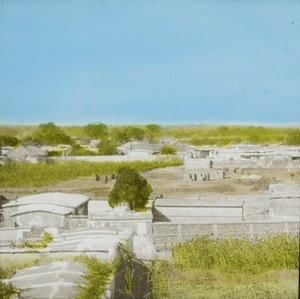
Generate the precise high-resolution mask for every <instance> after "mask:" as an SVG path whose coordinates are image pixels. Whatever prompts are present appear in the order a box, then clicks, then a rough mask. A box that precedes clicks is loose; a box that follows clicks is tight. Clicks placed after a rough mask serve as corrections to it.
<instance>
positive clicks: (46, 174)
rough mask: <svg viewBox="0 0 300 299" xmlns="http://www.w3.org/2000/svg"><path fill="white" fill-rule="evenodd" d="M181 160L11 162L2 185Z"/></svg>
mask: <svg viewBox="0 0 300 299" xmlns="http://www.w3.org/2000/svg"><path fill="white" fill-rule="evenodd" d="M181 164H182V161H181V160H180V159H177V158H170V159H168V160H163V161H135V162H82V161H80V162H79V161H78V162H49V163H37V164H31V163H9V164H5V165H0V187H25V186H32V187H38V186H45V185H50V184H55V183H58V182H60V181H65V180H68V179H75V178H78V177H91V176H95V175H96V174H98V175H108V174H113V173H116V172H117V170H118V168H120V167H123V166H126V165H127V166H130V167H132V168H134V169H136V170H138V171H146V170H151V169H154V168H161V167H168V166H178V165H181Z"/></svg>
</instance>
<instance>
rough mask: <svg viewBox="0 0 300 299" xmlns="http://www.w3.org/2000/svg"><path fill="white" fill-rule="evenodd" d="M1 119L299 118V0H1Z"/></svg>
mask: <svg viewBox="0 0 300 299" xmlns="http://www.w3.org/2000/svg"><path fill="white" fill-rule="evenodd" d="M0 101H1V102H0V103H1V107H0V108H1V109H0V123H1V124H22V123H24V124H36V123H41V122H47V121H54V122H55V123H57V124H86V123H89V122H96V121H100V122H104V123H107V124H144V123H153V122H154V123H159V124H213V123H217V124H220V123H224V124H228V123H243V124H300V117H299V115H300V112H299V111H300V1H289V0H282V1H279V0H278V1H276V0H274V1H271V0H268V1H267V0H260V1H255V0H251V1H250V0H249V1H246V0H241V1H234V0H228V1H226V0H219V1H217V0H207V1H201V0H198V1H188V0H186V1H183V0H181V1H176V0H167V1H158V0H154V1H150V0H149V1H129V0H127V1H126V0H120V1H88V0H77V1H76V0H75V1H71V0H43V1H40V0H14V1H9V0H0Z"/></svg>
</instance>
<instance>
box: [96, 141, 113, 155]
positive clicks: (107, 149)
mask: <svg viewBox="0 0 300 299" xmlns="http://www.w3.org/2000/svg"><path fill="white" fill-rule="evenodd" d="M97 148H98V152H99V155H103V156H110V155H116V154H117V153H118V152H117V147H116V144H115V142H114V141H112V140H109V139H102V140H101V141H100V142H99V144H98V146H97Z"/></svg>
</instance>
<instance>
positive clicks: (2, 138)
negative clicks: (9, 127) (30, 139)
mask: <svg viewBox="0 0 300 299" xmlns="http://www.w3.org/2000/svg"><path fill="white" fill-rule="evenodd" d="M19 142H20V141H19V139H18V138H17V137H14V136H10V135H0V146H16V145H18V144H19Z"/></svg>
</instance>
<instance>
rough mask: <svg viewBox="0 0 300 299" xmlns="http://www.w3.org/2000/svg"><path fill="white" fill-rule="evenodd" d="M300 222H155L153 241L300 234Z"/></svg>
mask: <svg viewBox="0 0 300 299" xmlns="http://www.w3.org/2000/svg"><path fill="white" fill-rule="evenodd" d="M299 232H300V223H299V222H255V223H246V222H243V223H221V224H219V223H218V224H200V223H198V224H191V223H180V224H179V223H166V222H157V223H153V242H154V244H155V246H156V247H157V248H162V247H165V246H169V245H172V244H176V243H180V242H185V241H188V240H191V239H194V238H195V237H201V236H210V237H212V238H214V239H218V238H226V237H229V236H230V237H233V238H241V237H247V238H249V239H250V240H254V239H261V238H264V237H267V236H271V235H277V234H281V233H288V234H290V235H299Z"/></svg>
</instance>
